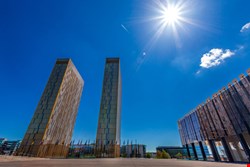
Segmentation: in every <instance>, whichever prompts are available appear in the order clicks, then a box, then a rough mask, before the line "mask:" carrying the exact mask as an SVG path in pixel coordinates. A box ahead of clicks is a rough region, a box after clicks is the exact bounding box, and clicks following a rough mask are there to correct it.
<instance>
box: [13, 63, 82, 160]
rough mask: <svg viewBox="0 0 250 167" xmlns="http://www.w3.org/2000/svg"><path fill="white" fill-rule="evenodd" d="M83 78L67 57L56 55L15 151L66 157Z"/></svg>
mask: <svg viewBox="0 0 250 167" xmlns="http://www.w3.org/2000/svg"><path fill="white" fill-rule="evenodd" d="M83 84H84V82H83V79H82V77H81V76H80V74H79V73H78V71H77V69H76V68H75V66H74V64H73V62H72V61H71V60H70V59H58V60H57V61H56V64H55V66H54V68H53V71H52V73H51V75H50V78H49V80H48V83H47V85H46V88H45V90H44V92H43V94H42V97H41V99H40V101H39V103H38V105H37V108H36V111H35V113H34V115H33V118H32V120H31V122H30V124H29V127H28V129H27V131H26V133H25V136H24V138H23V140H22V143H21V146H20V148H19V149H18V153H17V155H25V156H38V157H66V155H67V153H68V149H69V145H70V141H71V137H72V133H73V128H74V124H75V120H76V115H77V112H78V107H79V102H80V97H81V95H82V89H83Z"/></svg>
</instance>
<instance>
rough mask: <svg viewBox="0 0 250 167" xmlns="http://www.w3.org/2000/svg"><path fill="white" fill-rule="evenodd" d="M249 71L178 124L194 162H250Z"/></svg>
mask: <svg viewBox="0 0 250 167" xmlns="http://www.w3.org/2000/svg"><path fill="white" fill-rule="evenodd" d="M249 75H250V69H249V70H248V71H247V75H246V76H245V75H244V74H241V75H240V80H239V81H238V80H233V83H230V84H228V87H227V88H223V89H222V90H220V91H219V92H218V93H216V94H214V95H213V97H212V98H211V99H210V98H208V99H207V101H206V102H205V103H203V104H200V105H199V106H198V107H197V108H196V109H194V110H193V111H191V112H190V113H188V114H187V115H185V116H184V117H183V118H182V119H180V120H179V121H178V127H179V132H180V137H181V142H182V144H183V146H184V147H185V148H186V149H187V153H188V156H189V157H190V158H191V159H196V160H213V161H229V162H250V157H249V156H250V135H249V134H250V76H249Z"/></svg>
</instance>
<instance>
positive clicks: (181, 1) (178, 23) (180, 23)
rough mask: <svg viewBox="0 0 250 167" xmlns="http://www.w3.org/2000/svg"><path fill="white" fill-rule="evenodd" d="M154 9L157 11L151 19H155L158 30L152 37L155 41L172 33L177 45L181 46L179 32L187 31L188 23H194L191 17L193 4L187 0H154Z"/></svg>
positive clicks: (154, 25) (155, 26) (155, 27)
mask: <svg viewBox="0 0 250 167" xmlns="http://www.w3.org/2000/svg"><path fill="white" fill-rule="evenodd" d="M152 9H153V11H154V13H155V15H154V16H152V17H151V18H150V19H149V20H150V21H153V22H154V24H153V27H154V29H155V30H156V32H155V33H154V35H153V37H152V40H151V41H152V42H151V43H154V42H155V41H157V40H158V39H159V38H160V37H162V36H164V34H168V35H169V34H170V35H171V36H173V39H174V40H175V43H176V46H180V37H179V34H181V33H180V31H181V30H184V31H186V27H185V26H186V24H194V22H193V21H192V19H190V18H189V17H190V12H191V11H192V10H191V6H190V4H189V3H188V2H186V1H185V0H154V4H153V5H152Z"/></svg>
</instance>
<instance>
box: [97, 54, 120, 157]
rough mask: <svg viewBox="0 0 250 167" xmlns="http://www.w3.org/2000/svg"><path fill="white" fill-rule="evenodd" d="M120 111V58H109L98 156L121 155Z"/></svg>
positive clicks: (99, 131)
mask: <svg viewBox="0 0 250 167" xmlns="http://www.w3.org/2000/svg"><path fill="white" fill-rule="evenodd" d="M120 113H121V74H120V60H119V58H107V59H106V64H105V71H104V79H103V88H102V97H101V106H100V113H99V120H98V127H97V134H96V157H120Z"/></svg>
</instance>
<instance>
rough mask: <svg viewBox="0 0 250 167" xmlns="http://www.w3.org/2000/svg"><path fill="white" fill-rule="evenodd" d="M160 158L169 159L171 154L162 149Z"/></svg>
mask: <svg viewBox="0 0 250 167" xmlns="http://www.w3.org/2000/svg"><path fill="white" fill-rule="evenodd" d="M162 158H164V159H170V158H171V156H170V155H169V153H167V152H166V151H165V150H163V151H162Z"/></svg>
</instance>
